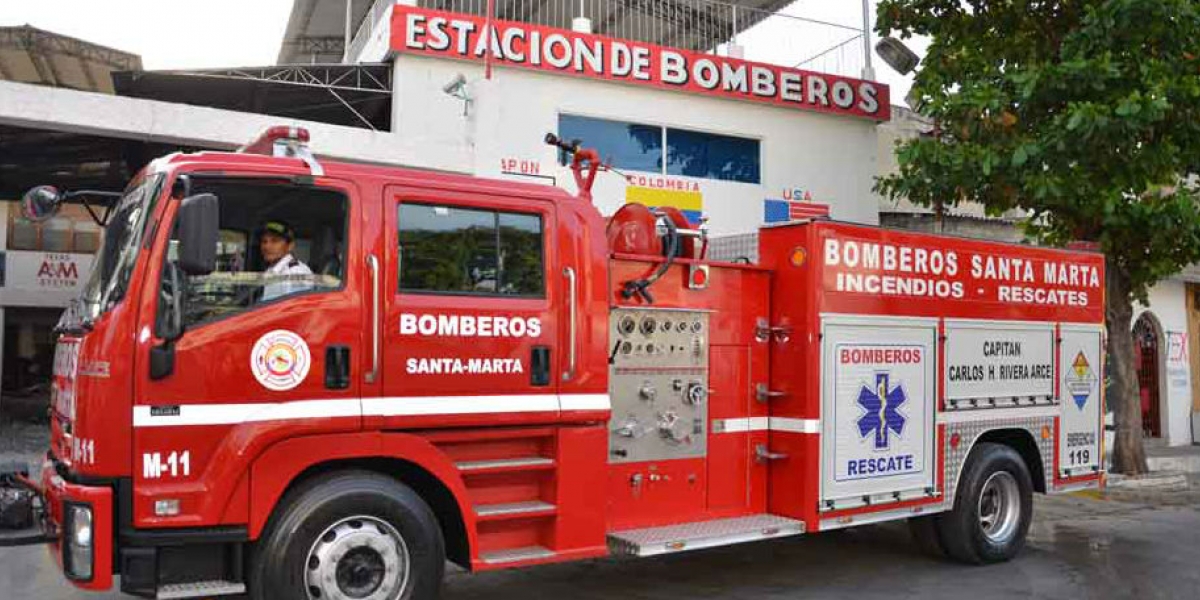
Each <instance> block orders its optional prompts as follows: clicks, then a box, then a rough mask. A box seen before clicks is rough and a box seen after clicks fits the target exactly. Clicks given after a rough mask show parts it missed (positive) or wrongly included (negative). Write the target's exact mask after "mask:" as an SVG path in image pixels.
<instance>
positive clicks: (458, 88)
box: [442, 73, 467, 97]
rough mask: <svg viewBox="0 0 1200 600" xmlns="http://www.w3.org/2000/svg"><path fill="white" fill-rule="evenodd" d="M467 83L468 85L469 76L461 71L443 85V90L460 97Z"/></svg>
mask: <svg viewBox="0 0 1200 600" xmlns="http://www.w3.org/2000/svg"><path fill="white" fill-rule="evenodd" d="M465 85H467V76H466V75H463V74H462V73H459V74H457V75H455V76H454V79H451V80H450V81H449V82H447V83H446V85H443V86H442V91H443V92H445V93H446V94H447V95H449V96H454V97H458V96H459V94H460V93H461V92H462V89H463V86H465Z"/></svg>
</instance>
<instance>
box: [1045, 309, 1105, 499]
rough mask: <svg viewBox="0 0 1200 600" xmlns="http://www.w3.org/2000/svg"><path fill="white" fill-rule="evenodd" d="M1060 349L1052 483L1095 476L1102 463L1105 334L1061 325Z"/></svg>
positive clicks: (1087, 327) (1100, 330) (1095, 328)
mask: <svg viewBox="0 0 1200 600" xmlns="http://www.w3.org/2000/svg"><path fill="white" fill-rule="evenodd" d="M1061 331H1062V344H1060V345H1059V350H1058V352H1059V359H1058V364H1059V365H1061V366H1060V368H1059V386H1060V387H1059V398H1060V400H1061V402H1060V404H1059V410H1060V411H1061V413H1060V415H1059V417H1060V418H1059V426H1058V456H1057V457H1056V461H1055V462H1056V463H1057V465H1058V469H1057V472H1056V473H1055V480H1066V479H1077V478H1080V477H1087V476H1091V475H1094V474H1096V473H1097V472H1099V470H1100V465H1101V464H1103V463H1102V459H1101V458H1100V452H1101V445H1100V444H1101V442H1100V441H1101V439H1102V438H1103V437H1104V436H1103V433H1104V430H1103V429H1102V428H1101V417H1102V411H1101V404H1102V398H1103V396H1102V394H1103V387H1104V386H1103V385H1102V382H1103V373H1104V367H1103V364H1102V363H1101V359H1102V357H1103V354H1104V350H1103V349H1104V330H1103V328H1101V327H1099V326H1094V325H1067V324H1064V325H1062V329H1061Z"/></svg>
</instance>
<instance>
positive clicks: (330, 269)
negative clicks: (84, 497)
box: [133, 177, 366, 526]
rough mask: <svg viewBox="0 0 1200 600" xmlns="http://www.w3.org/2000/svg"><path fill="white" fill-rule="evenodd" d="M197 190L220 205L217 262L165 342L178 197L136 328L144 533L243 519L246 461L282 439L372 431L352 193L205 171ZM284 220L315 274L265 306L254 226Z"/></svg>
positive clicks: (323, 184)
mask: <svg viewBox="0 0 1200 600" xmlns="http://www.w3.org/2000/svg"><path fill="white" fill-rule="evenodd" d="M192 187H193V193H202V192H208V193H214V194H216V195H217V196H218V198H219V201H220V208H221V224H220V227H221V241H220V242H219V246H218V268H217V270H216V271H215V272H213V273H211V274H209V275H205V276H197V277H189V278H188V281H187V282H186V283H185V284H184V285H186V286H187V300H186V302H185V305H184V306H185V310H184V314H183V323H184V325H185V326H186V329H185V332H184V333H183V335H182V337H180V338H179V339H178V340H177V341H175V342H169V341H167V340H163V339H161V338H160V337H159V334H158V333H157V332H158V331H160V328H159V324H158V323H157V320H158V319H161V318H162V317H161V315H163V314H164V311H165V310H167V306H166V303H165V301H164V295H165V293H166V291H168V288H167V287H165V286H164V285H162V284H159V283H158V281H159V279H160V277H161V278H163V279H164V280H167V281H168V282H169V281H170V279H171V272H170V263H171V261H172V260H173V259H172V256H171V255H172V254H173V252H170V251H168V249H169V248H171V247H173V246H174V245H175V244H176V243H177V242H175V241H172V240H171V237H172V235H173V233H172V229H173V228H174V225H175V224H174V221H173V220H174V218H175V217H174V215H175V214H176V213H177V211H178V209H179V205H180V204H181V202H182V201H181V200H179V199H176V198H172V199H171V200H169V202H170V203H171V206H170V207H168V211H167V213H166V217H165V220H164V222H163V226H161V227H158V228H157V231H158V232H159V235H158V236H157V237H158V239H157V241H156V243H155V246H154V253H153V255H152V258H151V262H150V265H151V268H150V271H149V272H150V273H152V275H151V277H152V278H153V281H154V282H155V283H154V284H152V285H149V286H146V287H147V288H148V290H149V293H147V295H146V299H145V301H144V302H143V305H142V306H143V308H142V310H141V313H140V314H141V317H140V318H141V321H142V324H141V325H139V328H138V345H139V354H138V356H139V363H140V364H139V365H138V369H137V372H138V374H139V375H138V378H137V380H136V381H137V384H136V398H135V402H134V407H133V422H134V427H135V430H134V447H133V469H134V512H135V517H136V518H137V520H138V523H139V524H140V525H149V526H189V525H191V524H194V523H205V524H214V523H218V522H232V523H244V522H246V521H245V519H246V514H247V513H246V511H247V504H248V498H247V497H246V494H247V490H248V487H247V485H246V484H247V482H248V480H249V476H250V463H249V461H250V460H252V459H253V458H254V457H255V456H256V455H257V454H258V453H260V452H261V451H262V450H263V449H265V448H267V447H269V446H270V445H271V444H273V443H275V442H277V441H279V440H281V439H284V438H285V437H290V436H299V435H306V434H319V433H331V432H342V431H354V430H357V429H358V428H359V427H361V424H362V415H361V404H360V387H359V381H360V380H361V373H362V368H361V364H360V363H361V361H363V360H364V357H365V355H366V353H365V352H364V346H363V333H364V330H363V323H364V318H363V313H362V307H361V302H360V298H359V294H358V291H357V290H358V289H360V288H361V286H362V285H363V284H364V282H363V279H364V275H363V271H364V268H363V261H362V259H361V254H362V251H361V245H362V240H361V239H360V237H359V235H358V231H357V229H355V228H352V227H350V226H349V225H350V223H353V222H357V221H358V220H359V218H360V216H361V209H362V207H361V203H360V198H359V197H358V195H357V193H356V189H355V188H354V187H353V186H352V185H350V184H348V183H342V182H337V181H332V180H323V179H318V180H317V181H316V182H315V185H305V186H298V185H292V184H287V183H281V182H280V181H279V180H278V179H275V180H269V181H268V180H254V179H252V178H242V179H236V180H231V179H216V178H200V177H194V178H193V185H192ZM281 218H290V221H291V223H292V224H293V226H294V228H295V232H296V233H295V237H296V240H295V241H296V246H297V249H296V250H295V252H294V255H295V256H296V257H297V258H298V259H299V260H302V261H304V262H306V263H308V264H309V266H310V267H311V268H312V270H313V271H314V274H313V275H312V276H311V277H305V278H302V279H303V281H302V282H297V283H296V286H295V287H296V291H295V292H294V293H290V294H288V295H285V296H279V297H274V298H264V297H263V295H262V293H261V288H262V287H263V286H264V285H265V281H266V279H265V278H264V276H263V275H262V273H261V272H256V271H253V270H250V268H248V267H246V266H245V265H247V264H250V263H251V261H249V260H247V257H255V255H253V254H251V253H254V252H258V249H257V246H256V244H255V241H254V240H255V234H254V228H255V226H256V225H255V224H256V223H261V222H262V221H263V220H264V219H281ZM323 252H325V253H330V254H329V255H323V254H322V253H323ZM343 265H344V266H343ZM167 285H169V283H168V284H167ZM256 288H257V289H256ZM300 288H303V289H302V290H301V289H300ZM156 354H157V355H158V356H157V357H156V356H155V355H156ZM164 362H165V363H167V364H169V366H170V368H169V369H167V370H165V371H164V370H163V369H162V368H161V364H162V363H164ZM156 363H158V365H159V366H157V367H156ZM164 498H166V499H169V500H171V501H177V502H178V504H177V505H174V504H173V503H172V502H165V503H162V505H161V506H160V505H159V504H158V503H157V502H156V500H161V499H164Z"/></svg>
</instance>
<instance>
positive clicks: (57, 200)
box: [21, 185, 63, 223]
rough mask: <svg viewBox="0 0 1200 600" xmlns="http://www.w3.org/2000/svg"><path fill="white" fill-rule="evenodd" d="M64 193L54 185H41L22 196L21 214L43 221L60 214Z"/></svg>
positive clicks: (39, 221) (37, 221)
mask: <svg viewBox="0 0 1200 600" xmlns="http://www.w3.org/2000/svg"><path fill="white" fill-rule="evenodd" d="M62 202H63V195H62V193H61V192H59V191H58V188H56V187H54V186H52V185H39V186H37V187H35V188H33V189H31V190H29V191H28V192H25V195H24V196H22V197H21V216H23V217H25V218H26V219H29V220H30V221H33V222H34V223H41V222H42V221H45V220H46V219H49V218H50V217H53V216H54V215H56V214H58V208H59V207H60V206H62Z"/></svg>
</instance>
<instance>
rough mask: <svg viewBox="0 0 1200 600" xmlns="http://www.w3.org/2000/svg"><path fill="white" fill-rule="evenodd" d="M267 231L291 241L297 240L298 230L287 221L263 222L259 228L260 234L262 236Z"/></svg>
mask: <svg viewBox="0 0 1200 600" xmlns="http://www.w3.org/2000/svg"><path fill="white" fill-rule="evenodd" d="M265 233H270V234H274V235H277V236H279V237H281V238H283V239H285V240H287V241H289V242H292V241H295V240H296V230H294V229H292V226H291V225H288V224H287V222H285V221H279V220H272V221H267V222H265V223H263V224H262V227H259V229H258V234H259V235H260V236H261V235H263V234H265Z"/></svg>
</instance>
